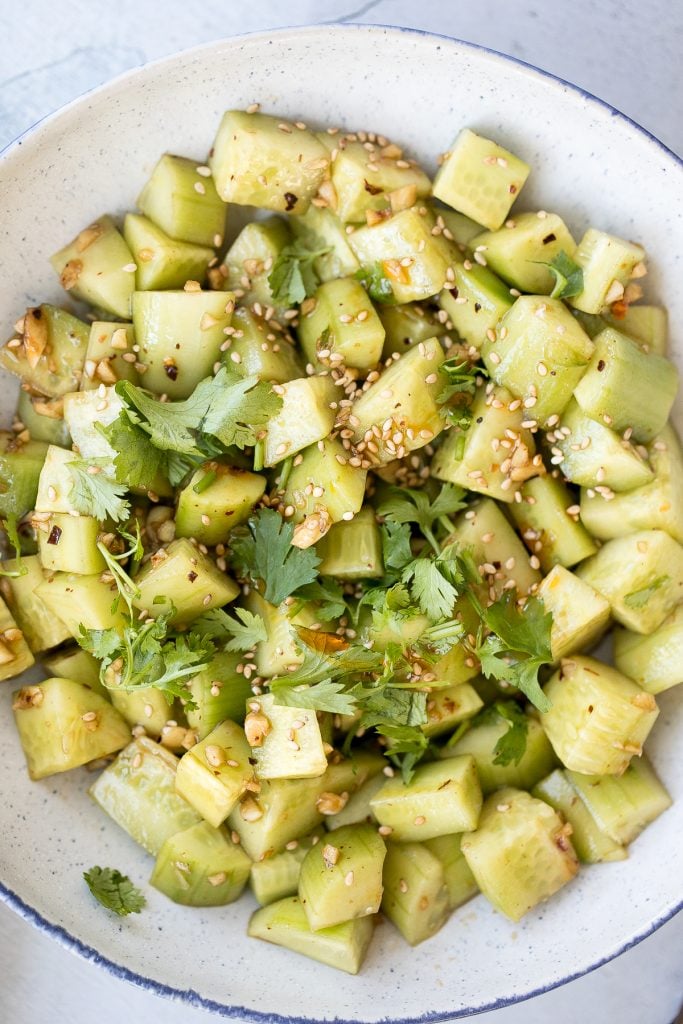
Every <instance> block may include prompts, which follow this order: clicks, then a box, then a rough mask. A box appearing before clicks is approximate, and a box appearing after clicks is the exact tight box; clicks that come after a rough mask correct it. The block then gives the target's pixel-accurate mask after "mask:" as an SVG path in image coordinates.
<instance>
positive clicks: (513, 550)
mask: <svg viewBox="0 0 683 1024" xmlns="http://www.w3.org/2000/svg"><path fill="white" fill-rule="evenodd" d="M472 513H473V514H472ZM449 543H455V544H456V545H457V546H458V547H459V548H461V549H462V550H465V551H469V552H470V553H471V554H472V557H473V558H474V560H475V562H476V564H477V566H478V568H479V572H480V573H481V575H482V577H483V578H484V579H485V581H486V582H487V583H488V584H489V586H491V587H493V588H494V591H495V592H496V594H497V595H498V596H500V594H502V593H503V591H504V590H505V589H507V588H506V584H508V583H510V581H511V580H512V581H514V583H515V586H516V589H517V591H518V593H519V594H520V595H522V594H528V593H530V592H531V591H532V590H535V589H536V587H537V586H538V584H539V583H540V581H541V574H540V573H539V571H538V569H534V568H533V566H532V565H531V563H530V561H529V555H528V553H527V551H526V550H525V548H524V545H523V544H522V542H521V540H520V539H519V537H518V536H517V534H516V533H515V531H514V530H513V529H512V527H511V526H510V523H509V522H508V520H507V519H506V518H505V516H504V514H503V512H502V510H501V508H500V507H499V506H498V505H496V503H495V501H492V500H491V499H490V498H484V499H482V500H481V501H478V502H476V504H473V505H471V506H470V508H469V509H468V510H467V512H461V513H460V514H459V515H458V517H457V519H456V520H455V531H454V532H453V533H452V534H451V536H450V537H449ZM491 567H492V568H493V572H491ZM475 625H476V624H475V623H472V624H471V626H470V630H469V631H470V632H472V631H474V632H476V629H475V628H474V627H475Z"/></svg>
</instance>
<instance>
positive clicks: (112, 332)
mask: <svg viewBox="0 0 683 1024" xmlns="http://www.w3.org/2000/svg"><path fill="white" fill-rule="evenodd" d="M134 344H135V334H134V332H133V325H132V324H122V323H121V322H120V321H118V320H114V321H108V320H96V321H95V322H94V323H93V324H91V325H90V337H89V338H88V347H87V349H86V353H85V363H84V364H83V376H82V377H81V391H93V390H96V389H99V387H100V385H101V384H105V385H107V384H116V382H117V381H119V380H129V381H131V383H133V384H137V383H138V380H139V376H138V371H137V370H136V369H135V363H136V362H137V355H136V353H135V352H134V351H133V345H134ZM124 356H126V358H125V359H124ZM56 443H59V442H56Z"/></svg>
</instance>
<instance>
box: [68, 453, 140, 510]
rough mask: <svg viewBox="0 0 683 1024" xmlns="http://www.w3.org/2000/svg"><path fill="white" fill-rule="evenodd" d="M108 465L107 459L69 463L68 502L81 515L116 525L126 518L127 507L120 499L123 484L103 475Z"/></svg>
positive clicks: (125, 502) (75, 460)
mask: <svg viewBox="0 0 683 1024" xmlns="http://www.w3.org/2000/svg"><path fill="white" fill-rule="evenodd" d="M110 465H111V461H110V460H109V459H106V458H104V459H89V460H86V459H74V460H73V462H68V463H67V466H68V469H69V473H70V474H71V489H70V491H69V500H70V501H71V504H72V505H73V507H74V508H75V509H76V511H77V512H80V513H81V515H84V516H94V517H95V519H100V520H102V519H113V520H114V522H115V523H117V522H121V521H122V520H125V519H128V517H129V515H130V505H129V504H128V502H127V501H126V500H125V499H124V497H123V495H124V494H125V493H126V491H127V487H126V485H125V484H122V483H120V482H119V481H117V480H112V479H111V477H109V476H107V474H106V473H104V472H103V470H104V467H106V466H110ZM93 470H94V471H95V472H93Z"/></svg>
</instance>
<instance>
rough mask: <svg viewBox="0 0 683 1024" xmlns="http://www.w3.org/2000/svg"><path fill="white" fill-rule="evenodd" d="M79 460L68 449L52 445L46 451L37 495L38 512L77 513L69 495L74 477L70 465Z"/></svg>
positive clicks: (36, 506)
mask: <svg viewBox="0 0 683 1024" xmlns="http://www.w3.org/2000/svg"><path fill="white" fill-rule="evenodd" d="M76 458H77V456H76V455H74V453H73V452H71V451H67V449H66V448H58V447H57V446H56V445H53V444H51V445H50V447H49V448H48V449H47V450H46V451H45V454H44V461H43V464H42V467H41V470H40V477H39V480H38V489H37V493H36V495H35V509H36V512H75V511H76V510H75V509H74V507H73V505H72V504H71V500H70V498H69V494H70V492H71V488H72V487H73V477H72V475H71V471H70V469H69V463H70V462H73V461H74V460H75V459H76Z"/></svg>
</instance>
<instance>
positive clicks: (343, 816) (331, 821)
mask: <svg viewBox="0 0 683 1024" xmlns="http://www.w3.org/2000/svg"><path fill="white" fill-rule="evenodd" d="M383 785H384V775H381V774H380V775H374V776H373V777H372V778H371V779H368V781H367V782H366V783H364V784H363V785H362V786H361V787H360V789H358V790H356V792H355V793H354V794H353V795H352V796H351V797H349V800H348V801H347V803H346V804H345V805H344V807H342V809H341V811H338V812H337V814H330V815H328V816H327V817H326V818H325V826H326V827H327V829H328V830H329V831H330V832H334V831H335V830H336V829H338V828H342V827H343V826H344V825H363V824H365V825H371V824H373V823H376V819H375V816H374V814H373V813H372V799H373V797H374V796H375V793H377V791H378V790H379V789H381V788H382V786H383Z"/></svg>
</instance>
